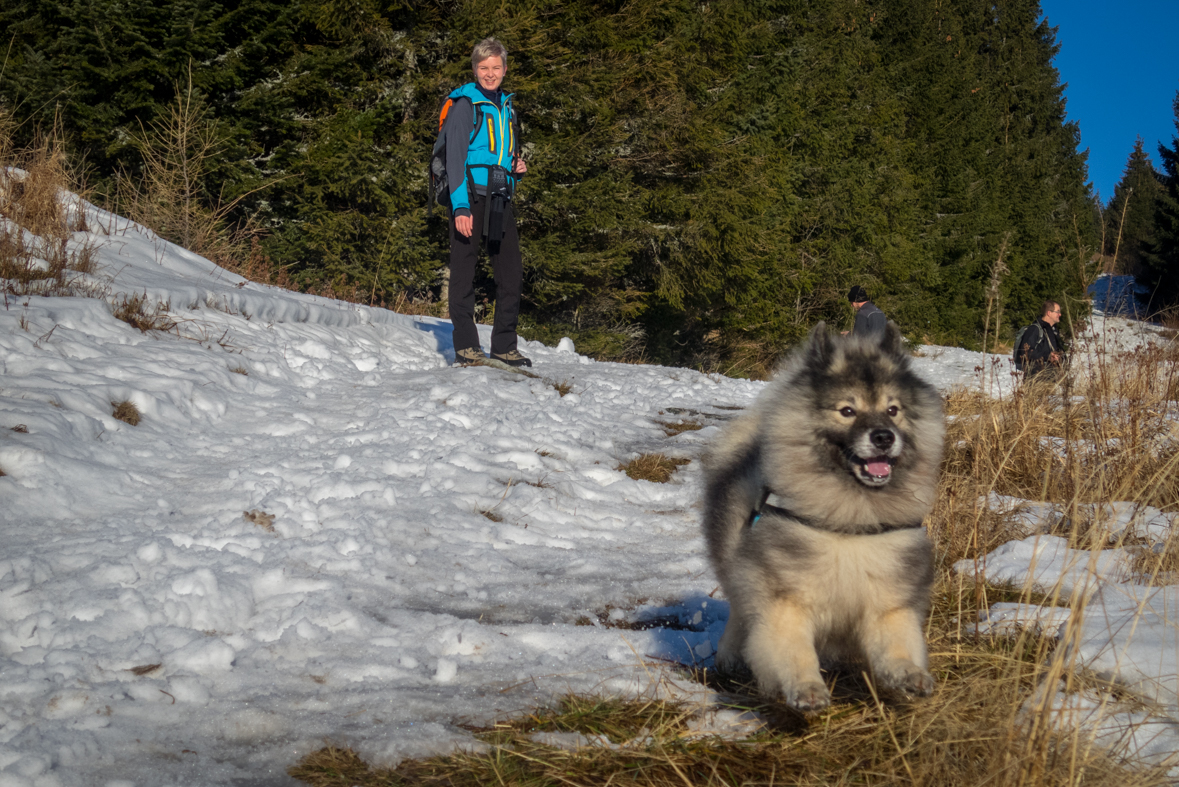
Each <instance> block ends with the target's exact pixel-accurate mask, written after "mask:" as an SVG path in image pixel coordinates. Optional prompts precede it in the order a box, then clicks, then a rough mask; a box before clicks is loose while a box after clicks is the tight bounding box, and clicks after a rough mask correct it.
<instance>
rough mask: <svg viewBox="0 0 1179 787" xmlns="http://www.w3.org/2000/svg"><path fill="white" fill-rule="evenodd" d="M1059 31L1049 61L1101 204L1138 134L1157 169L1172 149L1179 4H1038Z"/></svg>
mask: <svg viewBox="0 0 1179 787" xmlns="http://www.w3.org/2000/svg"><path fill="white" fill-rule="evenodd" d="M1040 8H1041V10H1042V11H1043V12H1044V16H1046V17H1047V18H1048V23H1049V24H1050V25H1052V26H1053V27H1056V28H1057V31H1056V42H1057V43H1058V44H1060V53H1059V54H1058V55H1057V56H1056V60H1055V61H1054V63H1055V65H1056V68H1057V70H1059V71H1060V81H1061V82H1063V83H1067V87H1066V88H1065V97H1066V98H1067V99H1068V104H1067V110H1068V116H1069V119H1070V120H1075V121H1077V122H1078V123H1080V125H1081V145H1080V147H1081V150H1084V149H1085V148H1088V149H1089V179H1090V180H1091V181H1092V182H1093V187H1094V188H1095V189H1097V191H1098V192H1099V193H1100V194H1101V199H1102V201H1103V202H1108V201H1109V198H1110V197H1111V196H1112V195H1113V189H1114V186H1115V185H1116V184H1117V182H1118V181H1119V180H1120V179H1121V177H1122V170H1123V169H1124V168H1125V166H1126V159H1127V158H1128V157H1129V155H1130V151H1132V150H1133V149H1134V139H1135V137H1137V136H1138V135H1142V138H1143V140H1145V142H1146V152H1147V153H1148V154H1149V155H1150V159H1151V161H1153V162H1154V165H1155V167H1156V168H1157V167H1158V166H1159V165H1160V162H1159V156H1158V145H1159V142H1160V141H1161V142H1163V144H1165V145H1167V146H1168V147H1171V146H1172V140H1173V139H1174V137H1175V134H1176V132H1175V112H1174V110H1173V108H1172V106H1171V104H1172V102H1173V101H1174V100H1175V93H1176V91H1179V0H1040Z"/></svg>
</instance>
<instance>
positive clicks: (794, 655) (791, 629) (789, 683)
mask: <svg viewBox="0 0 1179 787" xmlns="http://www.w3.org/2000/svg"><path fill="white" fill-rule="evenodd" d="M745 658H746V660H747V661H748V662H749V667H750V669H752V670H753V676H754V677H755V678H757V685H758V688H759V689H760V690H761V692H762V693H763V694H765V695H767V696H771V697H772V696H781V697H782V699H783V700H784V701H785V702H786V704H787V705H790V706H792V707H795V708H798V709H799V710H804V711H805V710H818V709H819V708H825V707H827V706H828V705H830V704H831V694H830V692H828V691H827V686H826V684H824V683H823V677H822V675H820V674H819V654H818V653H816V652H815V629H814V624H813V623H812V622H811V618H810V616H809V615H808V614H807V613H806V610H804V609H803V608H802V607H801V606H799V605H798V604H795V603H793V602H791V601H789V600H785V599H778V600H775V601H771V602H769V604H768V605H767V606H766V608H765V609H763V610H760V614H759V615H758V616H757V617H756V619H754V620H753V621H751V622H750V624H749V639H748V641H747V642H746V644H745Z"/></svg>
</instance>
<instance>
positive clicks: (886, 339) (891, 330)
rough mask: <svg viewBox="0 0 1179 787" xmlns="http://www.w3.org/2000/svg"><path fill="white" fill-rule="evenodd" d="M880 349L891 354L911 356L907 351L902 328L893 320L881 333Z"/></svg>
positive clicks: (902, 356) (901, 356)
mask: <svg viewBox="0 0 1179 787" xmlns="http://www.w3.org/2000/svg"><path fill="white" fill-rule="evenodd" d="M880 349H881V350H884V351H885V352H886V353H888V354H889V355H893V356H897V357H899V358H908V357H909V353H908V352H906V348H905V337H904V336H901V329H900V328H898V327H897V324H896V323H895V322H893V321H892V320H889V321H888V325H887V326H885V328H884V333H882V334H881V335H880Z"/></svg>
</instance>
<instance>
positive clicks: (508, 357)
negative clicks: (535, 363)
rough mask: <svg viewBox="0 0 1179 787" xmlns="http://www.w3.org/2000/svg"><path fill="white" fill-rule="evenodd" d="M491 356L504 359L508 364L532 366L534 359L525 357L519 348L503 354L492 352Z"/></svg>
mask: <svg viewBox="0 0 1179 787" xmlns="http://www.w3.org/2000/svg"><path fill="white" fill-rule="evenodd" d="M491 357H492V358H493V359H495V360H497V361H502V362H503V363H506V364H507V365H508V366H532V361H530V360H528V359H527V358H525V357H524V356H523V355H521V354H520V353H519V352H518V351H517V350H508V351H507V352H506V353H503V354H502V355H501V354H500V353H492V354H491Z"/></svg>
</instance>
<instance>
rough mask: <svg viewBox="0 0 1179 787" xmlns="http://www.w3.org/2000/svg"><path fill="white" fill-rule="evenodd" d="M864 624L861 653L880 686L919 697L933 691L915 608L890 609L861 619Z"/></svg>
mask: <svg viewBox="0 0 1179 787" xmlns="http://www.w3.org/2000/svg"><path fill="white" fill-rule="evenodd" d="M864 626H865V630H864V641H863V645H864V651H865V653H864V655H866V656H867V657H868V663H869V664H870V665H871V667H872V675H873V677H874V678H875V679H876V681H877V682H878V683H879V684H880V685H881V686H883V687H885V688H888V689H896V690H899V691H903V692H905V693H906V694H916V695H920V696H922V697H925V696H928V695H929V694H930V693H932V692H933V687H934V684H935V681H934V679H933V676H932V675H930V674H929V656H928V655H927V654H926V650H925V634H924V633H923V632H922V630H921V618H920V616H918V614H917V613H916V612H915V611H913V610H911V609H894V610H892V611H891V612H886V613H884V614H883V615H880V616H879V617H877V618H875V619H871V620H867V621H865V623H864Z"/></svg>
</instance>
